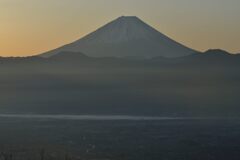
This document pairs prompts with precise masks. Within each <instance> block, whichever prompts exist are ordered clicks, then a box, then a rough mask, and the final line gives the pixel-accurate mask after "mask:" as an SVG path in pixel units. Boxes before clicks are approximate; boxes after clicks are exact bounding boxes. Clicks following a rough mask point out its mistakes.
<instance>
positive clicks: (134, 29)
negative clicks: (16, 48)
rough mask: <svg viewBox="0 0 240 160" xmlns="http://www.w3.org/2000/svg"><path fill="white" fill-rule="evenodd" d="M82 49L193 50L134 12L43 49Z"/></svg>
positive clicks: (128, 53) (174, 53)
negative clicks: (150, 24) (89, 31)
mask: <svg viewBox="0 0 240 160" xmlns="http://www.w3.org/2000/svg"><path fill="white" fill-rule="evenodd" d="M61 52H81V53H84V54H86V55H87V56H90V57H144V58H152V57H167V58H175V57H183V56H187V55H190V54H192V53H195V52H196V51H194V50H193V49H190V48H188V47H186V46H184V45H182V44H180V43H178V42H176V41H174V40H172V39H170V38H169V37H167V36H166V35H164V34H162V33H160V32H159V31H157V30H156V29H154V28H153V27H151V26H149V25H148V24H146V23H144V22H143V21H142V20H140V19H139V18H137V17H134V16H127V17H126V16H122V17H119V18H117V19H116V20H114V21H112V22H110V23H108V24H106V25H104V26H103V27H101V28H99V29H98V30H96V31H95V32H92V33H90V34H88V35H87V36H85V37H83V38H81V39H79V40H77V41H75V42H73V43H70V44H67V45H64V46H62V47H59V48H57V49H54V50H51V51H49V52H46V53H43V54H41V55H40V56H41V57H51V56H53V55H57V54H58V53H61Z"/></svg>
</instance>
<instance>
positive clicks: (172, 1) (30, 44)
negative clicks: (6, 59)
mask: <svg viewBox="0 0 240 160" xmlns="http://www.w3.org/2000/svg"><path fill="white" fill-rule="evenodd" d="M239 6H240V1H239V0H201V1H200V0H147V1H146V0H0V56H28V55H35V54H39V53H43V52H45V51H48V50H51V49H54V48H56V47H59V46H61V45H63V44H66V43H70V42H72V41H74V40H77V39H79V38H81V37H82V36H84V35H86V34H88V33H90V32H92V31H94V30H95V29H97V28H99V27H101V26H102V25H104V24H105V23H107V22H109V21H111V20H113V19H115V18H117V17H119V16H122V15H126V16H128V15H134V16H138V17H139V18H141V19H142V20H143V21H145V22H146V23H148V24H150V25H152V26H153V27H155V28H156V29H157V30H159V31H160V32H162V33H163V34H166V35H168V36H169V37H170V38H172V39H174V40H176V41H178V42H180V43H183V44H184V45H186V46H188V47H191V48H193V49H196V50H200V51H204V50H207V49H210V48H221V49H225V50H227V51H229V52H233V53H240V21H239V15H240V9H239Z"/></svg>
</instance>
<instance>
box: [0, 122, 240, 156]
mask: <svg viewBox="0 0 240 160" xmlns="http://www.w3.org/2000/svg"><path fill="white" fill-rule="evenodd" d="M0 130H1V132H0V150H1V153H5V154H11V155H13V159H14V160H18V159H24V160H27V159H29V160H30V159H32V160H40V159H46V160H55V159H56V160H61V159H73V160H74V159H86V160H93V159H99V160H103V159H104V160H107V159H110V160H226V159H230V160H239V157H240V120H239V119H195V120H194V119H176V120H155V121H153V120H152V121H151V120H61V119H59V120H56V119H55V120H54V119H41V118H39V119H24V118H0Z"/></svg>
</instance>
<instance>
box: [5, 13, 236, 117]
mask: <svg viewBox="0 0 240 160" xmlns="http://www.w3.org/2000/svg"><path fill="white" fill-rule="evenodd" d="M239 62H240V55H239V54H230V53H228V52H226V51H223V50H218V49H216V50H208V51H206V52H204V53H200V52H197V51H194V50H193V49H189V48H187V47H185V46H183V45H181V44H180V43H177V42H175V41H173V40H171V39H170V38H168V37H167V36H165V35H163V34H161V33H160V32H158V31H156V30H155V29H153V28H152V27H150V26H148V25H147V24H145V23H144V22H142V21H141V20H140V19H138V18H137V17H120V18H118V19H117V20H115V21H113V22H110V23H109V24H107V25H105V26H103V27H102V28H100V29H98V30H97V31H95V32H93V33H91V34H89V35H87V36H86V37H83V38H82V39H80V40H78V41H76V42H73V43H71V44H69V45H65V46H63V47H60V48H58V49H55V50H52V51H50V52H47V53H44V54H40V55H38V56H32V57H9V58H7V57H0V112H1V113H37V114H82V115H87V114H88V115H93V114H94V115H142V116H173V117H176V116H178V117H183V116H206V117H208V116H221V117H222V116H239V115H240V108H239V106H240V102H239V94H240V63H239Z"/></svg>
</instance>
